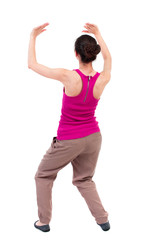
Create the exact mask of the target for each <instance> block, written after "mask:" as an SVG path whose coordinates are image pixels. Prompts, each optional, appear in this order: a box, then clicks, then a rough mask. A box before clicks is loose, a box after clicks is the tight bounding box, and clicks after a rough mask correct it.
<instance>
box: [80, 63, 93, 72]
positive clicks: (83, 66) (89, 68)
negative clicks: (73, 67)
mask: <svg viewBox="0 0 150 240" xmlns="http://www.w3.org/2000/svg"><path fill="white" fill-rule="evenodd" d="M79 69H80V70H81V71H83V72H84V73H86V74H89V73H91V72H93V71H94V69H93V66H92V62H90V63H83V62H79Z"/></svg>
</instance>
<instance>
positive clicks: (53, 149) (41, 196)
mask: <svg viewBox="0 0 150 240" xmlns="http://www.w3.org/2000/svg"><path fill="white" fill-rule="evenodd" d="M101 142H102V135H101V133H100V132H96V133H93V134H90V135H88V136H86V137H82V138H77V139H71V140H58V139H57V137H53V139H52V142H51V146H50V147H49V149H48V150H47V151H46V153H45V155H44V156H43V159H42V160H41V162H40V164H39V167H38V170H37V172H36V174H35V177H34V178H35V183H36V194H37V206H38V216H39V220H40V221H41V222H42V223H45V224H49V222H50V221H51V218H52V187H53V182H54V180H55V179H56V177H57V173H58V172H59V170H61V169H62V168H63V167H65V166H66V165H67V164H69V163H70V162H71V164H72V167H73V179H72V183H73V185H75V186H76V187H77V188H78V190H79V192H80V193H81V195H82V197H83V198H84V199H85V201H86V203H87V206H88V208H89V210H90V211H91V214H92V215H93V217H94V218H95V221H96V222H97V223H99V224H101V223H105V222H107V221H108V213H107V212H106V211H105V209H104V207H103V205H102V202H101V200H100V197H99V195H98V192H97V190H96V185H95V182H94V181H93V180H92V177H93V175H94V172H95V168H96V163H97V160H98V157H99V152H100V149H101Z"/></svg>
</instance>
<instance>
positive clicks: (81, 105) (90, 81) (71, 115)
mask: <svg viewBox="0 0 150 240" xmlns="http://www.w3.org/2000/svg"><path fill="white" fill-rule="evenodd" d="M73 70H75V71H76V72H77V73H78V74H79V75H80V76H81V79H82V90H81V92H80V93H79V94H78V95H77V96H74V97H72V96H67V95H66V93H65V87H63V98H62V108H61V116H60V121H59V125H58V129H57V139H58V140H69V139H75V138H82V137H85V136H88V135H90V134H92V133H95V132H100V128H99V126H98V122H97V121H96V117H95V116H94V114H95V110H96V106H97V104H98V101H99V100H100V98H99V99H96V98H95V97H94V96H93V87H94V84H95V82H96V80H97V78H98V77H99V75H100V73H99V72H97V73H96V74H95V75H94V76H93V77H92V76H86V75H84V74H83V73H82V72H81V71H80V70H79V69H73Z"/></svg>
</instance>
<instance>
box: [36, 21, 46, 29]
mask: <svg viewBox="0 0 150 240" xmlns="http://www.w3.org/2000/svg"><path fill="white" fill-rule="evenodd" d="M48 25H49V23H48V22H47V23H44V24H42V25H39V26H38V27H35V29H38V28H44V27H46V26H48Z"/></svg>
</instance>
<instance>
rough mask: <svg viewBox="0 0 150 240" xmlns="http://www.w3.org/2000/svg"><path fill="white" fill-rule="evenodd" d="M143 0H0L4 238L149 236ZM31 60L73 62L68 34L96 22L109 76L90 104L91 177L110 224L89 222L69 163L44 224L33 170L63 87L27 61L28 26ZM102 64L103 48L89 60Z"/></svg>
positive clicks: (148, 78)
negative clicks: (94, 158) (39, 224)
mask: <svg viewBox="0 0 150 240" xmlns="http://www.w3.org/2000/svg"><path fill="white" fill-rule="evenodd" d="M148 2H149V1H146V0H143V1H137V0H136V1H131V0H130V1H129V0H127V1H119V0H118V1H117V0H114V1H109V0H105V1H98V0H93V1H87V0H86V1H67V0H66V1H58V0H56V1H46V0H42V1H37V0H36V1H33V0H30V1H19V0H13V1H5V2H4V1H3V2H2V3H1V5H0V9H1V10H0V13H1V14H0V25H1V27H0V31H1V33H0V35H1V37H0V42H1V44H0V60H1V65H0V66H1V71H0V104H1V107H0V113H1V117H0V121H1V122H0V141H1V143H0V146H1V150H0V161H1V164H0V195H1V197H0V226H1V229H0V235H3V238H2V237H1V238H2V239H3V240H4V239H10V238H14V239H22V240H26V239H29V238H30V239H32V240H34V239H36V240H41V239H54V240H58V239H66V240H70V239H71V240H76V239H93V238H94V240H98V239H111V240H112V239H115V240H120V239H121V240H126V239H145V240H146V239H149V238H150V233H149V214H150V207H149V204H150V197H149V196H150V195H149V183H148V182H149V180H150V179H149V160H150V154H149V142H150V128H149V123H150V114H149V102H150V97H149V92H150V88H149V86H150V84H149V83H150V74H149V69H150V68H149V56H150V47H149V43H150V37H149V35H148V33H149V24H148V23H149V21H150V19H149V8H148ZM45 22H49V23H50V25H49V26H48V27H46V28H47V30H46V31H45V32H43V33H42V34H41V35H39V36H38V37H37V39H36V57H37V61H38V63H41V64H44V65H46V66H48V67H51V68H66V69H70V70H72V69H74V68H78V67H79V65H78V61H77V59H76V58H75V55H74V41H75V39H76V38H77V37H79V36H80V35H81V34H83V33H82V30H83V29H85V28H84V27H83V26H84V24H85V23H86V22H90V23H95V24H97V25H98V27H99V29H100V32H101V35H102V37H103V39H104V41H105V42H106V44H107V46H108V49H109V51H110V53H111V56H112V75H111V80H110V82H109V83H108V85H107V86H106V88H105V90H104V92H103V94H102V96H101V100H100V101H99V104H98V107H97V109H96V113H95V115H96V117H97V120H98V121H99V126H100V129H101V133H102V148H101V152H100V156H99V161H98V164H97V168H96V172H95V175H94V178H93V180H94V181H95V183H96V185H97V189H98V192H99V195H100V197H101V200H102V202H103V205H104V207H105V209H106V210H107V211H108V213H109V221H110V224H111V229H110V231H108V232H104V231H102V230H101V228H100V227H99V226H98V225H97V224H96V222H95V219H94V218H93V216H92V215H91V213H90V211H89V209H88V207H87V205H86V203H85V201H84V199H83V198H82V196H81V195H80V193H79V192H78V190H77V188H76V187H75V186H74V185H72V167H71V164H69V165H67V166H66V167H65V168H63V169H62V170H61V171H60V172H59V173H58V176H57V178H56V180H55V182H54V186H53V196H52V197H53V198H52V201H53V212H52V220H51V222H50V227H51V231H50V232H48V233H43V232H41V231H39V230H37V229H35V228H34V226H33V223H34V222H35V221H36V220H38V215H37V205H36V192H35V182H34V175H35V172H36V170H37V167H38V165H39V163H40V161H41V159H42V157H43V155H44V154H45V151H46V150H47V148H48V147H49V146H50V143H51V141H52V138H53V136H56V131H57V127H58V121H59V119H60V114H61V101H62V93H63V85H62V84H61V83H60V82H59V81H56V80H53V79H48V78H45V77H43V76H41V75H39V74H37V73H35V72H33V71H32V70H30V69H28V61H27V60H28V43H29V36H30V32H31V31H32V28H33V27H36V26H38V25H41V24H43V23H45ZM93 68H94V70H95V71H98V72H101V71H102V69H103V58H102V54H101V53H100V54H99V55H98V56H97V60H96V61H95V62H93Z"/></svg>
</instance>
